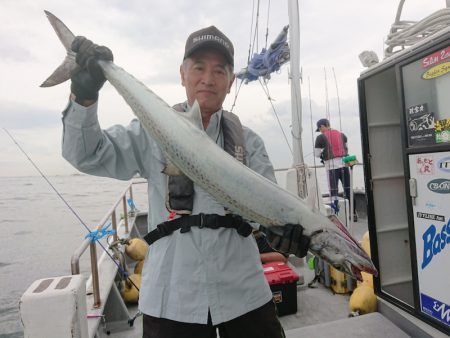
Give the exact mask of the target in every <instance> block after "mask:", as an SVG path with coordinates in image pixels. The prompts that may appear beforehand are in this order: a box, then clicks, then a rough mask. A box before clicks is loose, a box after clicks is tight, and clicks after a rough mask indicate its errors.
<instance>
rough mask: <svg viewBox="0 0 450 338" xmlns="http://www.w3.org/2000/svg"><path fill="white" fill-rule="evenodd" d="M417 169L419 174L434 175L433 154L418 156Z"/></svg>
mask: <svg viewBox="0 0 450 338" xmlns="http://www.w3.org/2000/svg"><path fill="white" fill-rule="evenodd" d="M416 169H417V173H418V174H419V175H434V159H433V156H429V155H428V156H420V155H419V156H417V157H416Z"/></svg>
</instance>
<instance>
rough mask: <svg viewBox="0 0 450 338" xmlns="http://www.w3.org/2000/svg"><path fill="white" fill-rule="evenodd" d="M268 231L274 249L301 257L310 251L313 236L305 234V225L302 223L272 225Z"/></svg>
mask: <svg viewBox="0 0 450 338" xmlns="http://www.w3.org/2000/svg"><path fill="white" fill-rule="evenodd" d="M267 232H268V239H269V242H270V244H271V245H272V247H273V248H274V249H276V250H279V251H282V252H285V253H288V254H294V255H295V256H297V257H300V258H302V257H305V256H306V254H307V253H308V248H309V242H310V240H311V238H310V237H309V236H306V235H304V234H303V227H302V226H301V225H300V224H286V225H284V226H272V227H270V228H269V229H268V231H267Z"/></svg>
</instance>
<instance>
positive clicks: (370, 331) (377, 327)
mask: <svg viewBox="0 0 450 338" xmlns="http://www.w3.org/2000/svg"><path fill="white" fill-rule="evenodd" d="M361 216H362V217H361ZM136 225H137V227H138V228H141V227H145V226H146V222H145V221H144V220H140V221H137V223H136ZM351 230H352V233H353V235H354V237H355V238H356V239H358V240H360V239H361V238H362V236H363V234H364V233H365V232H366V231H367V222H366V221H365V215H364V214H362V215H360V219H359V220H358V222H356V223H353V225H352V229H351ZM142 231H144V230H142ZM289 265H290V266H291V267H292V268H293V269H294V270H295V271H296V272H297V273H298V274H299V275H300V280H299V283H298V284H297V312H296V313H295V314H290V315H285V316H282V317H280V322H281V324H282V326H283V328H284V330H285V332H286V336H287V337H288V338H297V337H302V338H304V337H317V338H321V337H323V338H325V337H327V338H328V337H338V338H339V337H346V338H347V337H361V338H362V337H364V338H367V337H373V338H375V337H380V338H386V337H390V338H405V337H410V336H409V335H407V334H406V333H405V332H403V331H402V330H401V329H399V328H398V327H397V326H395V325H394V324H393V323H392V322H391V321H389V320H388V319H387V318H386V317H384V316H383V315H382V314H380V313H373V314H370V315H364V316H359V317H352V318H349V316H348V315H349V310H348V302H349V299H350V294H335V293H334V292H333V290H332V289H331V288H327V287H325V286H324V285H323V284H321V283H319V282H316V283H314V284H313V286H314V287H308V283H310V282H311V281H312V280H313V279H314V275H315V272H314V271H313V270H310V269H308V268H307V266H306V265H305V263H304V260H300V259H298V258H296V257H293V256H291V257H290V259H289ZM128 310H129V313H130V315H131V316H133V315H134V314H136V313H137V311H138V310H137V306H130V307H129V308H128ZM116 328H117V327H116ZM141 328H142V317H141V316H139V317H137V318H136V320H135V322H134V326H133V327H132V328H129V329H127V330H126V331H121V332H117V331H116V332H110V333H109V335H108V337H113V338H115V337H116V338H117V337H121V338H123V337H129V338H134V337H141V336H142V331H141ZM105 337H106V333H105Z"/></svg>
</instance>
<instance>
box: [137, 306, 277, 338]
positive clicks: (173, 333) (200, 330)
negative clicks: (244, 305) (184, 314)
mask: <svg viewBox="0 0 450 338" xmlns="http://www.w3.org/2000/svg"><path fill="white" fill-rule="evenodd" d="M143 322H144V332H143V338H217V331H219V337H220V338H285V335H284V331H283V328H282V327H281V324H280V321H279V320H278V317H277V315H276V308H275V304H274V303H273V301H270V302H269V303H267V304H265V305H263V306H261V307H260V308H258V309H256V310H253V311H250V312H248V313H246V314H244V315H242V316H240V317H237V318H235V319H232V320H230V321H228V322H225V323H221V324H219V325H217V326H214V325H212V323H211V318H210V317H209V318H208V323H207V324H193V323H182V322H177V321H173V320H169V319H164V318H156V317H152V316H147V315H145V314H144V319H143Z"/></svg>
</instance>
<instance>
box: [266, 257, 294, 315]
mask: <svg viewBox="0 0 450 338" xmlns="http://www.w3.org/2000/svg"><path fill="white" fill-rule="evenodd" d="M263 268H264V275H265V276H266V280H267V282H268V283H269V286H270V289H271V290H272V294H273V300H274V302H275V304H276V306H277V311H278V316H284V315H288V314H292V313H296V312H297V281H298V280H299V276H298V275H297V274H296V273H295V272H294V271H293V270H292V269H291V268H290V267H289V266H288V265H287V264H286V263H283V262H271V263H266V264H263Z"/></svg>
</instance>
